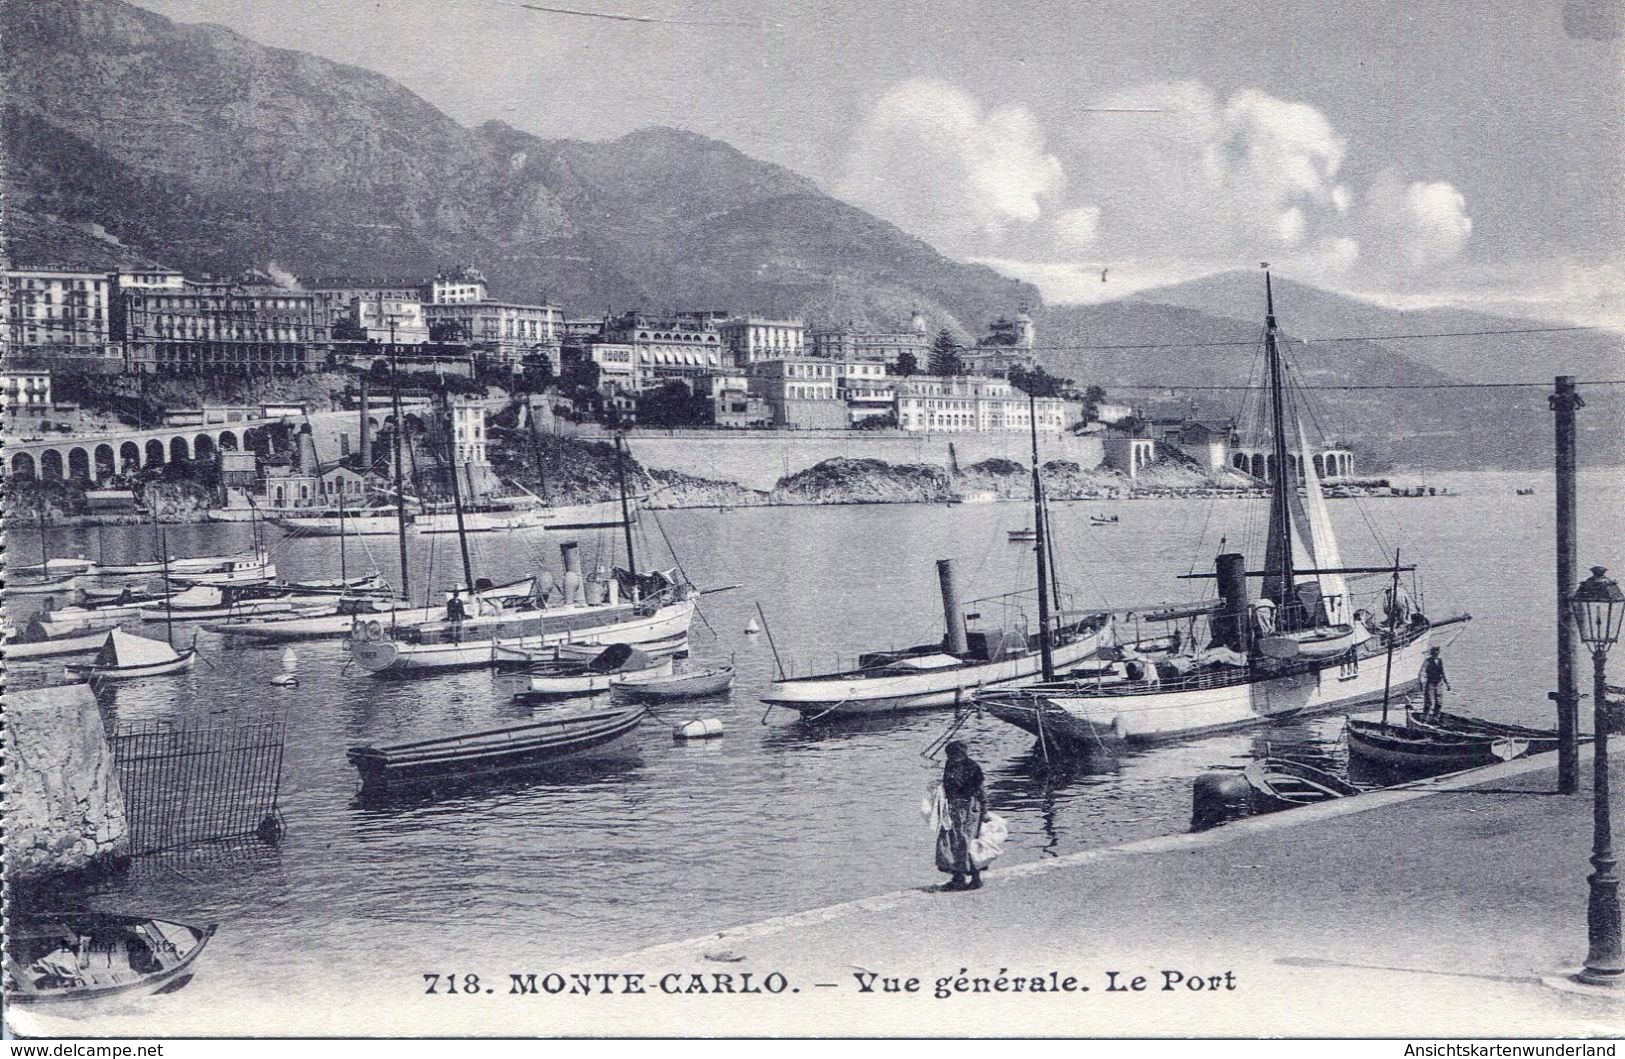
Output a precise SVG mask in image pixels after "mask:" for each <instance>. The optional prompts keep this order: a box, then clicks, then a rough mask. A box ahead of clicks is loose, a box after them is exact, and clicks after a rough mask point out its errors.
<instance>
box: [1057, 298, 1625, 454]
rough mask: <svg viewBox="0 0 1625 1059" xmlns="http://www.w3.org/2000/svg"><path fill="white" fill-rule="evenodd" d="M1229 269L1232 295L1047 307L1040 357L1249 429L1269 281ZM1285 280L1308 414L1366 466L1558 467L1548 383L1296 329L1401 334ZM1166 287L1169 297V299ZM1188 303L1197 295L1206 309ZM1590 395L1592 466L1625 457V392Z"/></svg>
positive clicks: (1524, 372)
mask: <svg viewBox="0 0 1625 1059" xmlns="http://www.w3.org/2000/svg"><path fill="white" fill-rule="evenodd" d="M1230 275H1233V276H1238V277H1240V278H1238V279H1235V280H1231V281H1230V282H1232V283H1233V284H1234V286H1235V290H1234V291H1233V296H1231V297H1229V298H1228V299H1223V300H1221V299H1220V298H1219V297H1218V296H1216V295H1215V294H1214V291H1215V289H1216V288H1217V287H1218V286H1219V285H1218V284H1209V285H1207V286H1205V287H1204V286H1196V287H1195V288H1194V289H1190V288H1192V285H1190V284H1182V285H1180V286H1178V287H1171V288H1162V289H1158V290H1153V291H1147V292H1142V293H1141V294H1140V295H1138V296H1137V297H1136V298H1135V299H1131V300H1124V301H1116V302H1105V303H1102V304H1098V305H1089V306H1084V305H1060V306H1050V307H1047V308H1045V309H1043V310H1042V312H1041V313H1039V314H1037V316H1036V322H1037V324H1038V327H1039V339H1038V345H1039V346H1040V347H1041V362H1042V363H1043V365H1044V367H1045V369H1046V370H1048V371H1049V372H1051V373H1052V374H1056V375H1060V376H1063V377H1066V378H1071V379H1073V380H1074V381H1076V382H1077V383H1078V384H1079V385H1080V386H1083V385H1091V384H1093V385H1101V386H1104V387H1106V389H1107V390H1108V392H1110V393H1111V394H1112V396H1113V398H1114V399H1120V400H1124V401H1127V402H1128V403H1134V402H1136V401H1145V400H1147V399H1151V398H1155V397H1158V396H1161V395H1163V394H1165V393H1171V394H1174V395H1177V396H1179V397H1182V398H1189V399H1193V400H1195V401H1196V403H1197V405H1198V409H1199V412H1200V414H1202V415H1203V416H1213V417H1229V416H1235V417H1236V418H1237V420H1238V422H1240V423H1241V424H1242V425H1243V426H1244V427H1246V426H1247V425H1248V424H1251V423H1256V422H1258V421H1259V417H1260V416H1261V415H1262V410H1261V406H1260V403H1259V391H1258V389H1257V388H1258V386H1259V384H1260V381H1261V380H1262V379H1263V377H1264V362H1263V341H1262V335H1263V323H1264V320H1263V317H1264V306H1263V300H1264V299H1263V289H1262V288H1263V283H1262V281H1261V279H1260V278H1259V276H1258V275H1257V274H1255V273H1237V274H1230ZM1274 286H1275V306H1276V312H1277V315H1278V318H1279V324H1280V327H1281V334H1282V336H1283V339H1284V341H1283V343H1282V348H1283V350H1284V352H1285V354H1286V358H1287V363H1288V365H1289V370H1290V372H1291V373H1292V375H1294V376H1295V377H1296V379H1297V380H1298V381H1299V382H1301V383H1303V384H1305V385H1306V386H1307V387H1308V391H1307V394H1306V403H1307V407H1306V408H1305V409H1303V411H1305V412H1306V413H1307V418H1308V420H1309V422H1310V424H1311V426H1312V428H1318V432H1319V433H1320V434H1322V435H1323V436H1324V437H1325V438H1327V439H1329V440H1333V441H1338V442H1341V443H1343V444H1347V445H1350V446H1352V447H1353V448H1354V449H1355V450H1356V451H1357V452H1358V453H1359V454H1360V457H1359V458H1360V461H1361V465H1362V466H1364V467H1366V468H1368V469H1369V468H1372V467H1382V466H1387V465H1393V466H1397V467H1400V468H1418V467H1428V468H1433V469H1439V468H1448V467H1460V468H1465V467H1504V468H1509V469H1514V468H1515V469H1526V468H1547V467H1550V466H1551V465H1552V429H1553V427H1552V416H1551V412H1550V411H1549V410H1548V408H1547V405H1546V395H1547V393H1548V392H1549V389H1550V387H1549V386H1537V387H1531V388H1527V389H1525V388H1494V389H1485V388H1465V387H1462V386H1461V383H1462V380H1461V379H1460V378H1459V377H1457V376H1456V375H1454V374H1451V373H1448V372H1446V371H1442V370H1440V369H1439V368H1437V367H1433V366H1429V365H1428V364H1427V363H1426V362H1421V361H1420V358H1418V357H1415V356H1413V355H1407V353H1406V352H1405V351H1403V350H1401V349H1397V348H1394V347H1396V346H1399V345H1401V344H1400V343H1397V342H1378V341H1339V342H1335V343H1333V342H1316V341H1310V342H1308V343H1307V344H1305V343H1304V342H1303V341H1301V340H1299V336H1302V335H1308V336H1311V337H1312V338H1313V337H1328V336H1334V335H1335V336H1343V337H1351V336H1353V335H1359V334H1384V333H1387V334H1393V333H1397V332H1395V331H1392V330H1389V331H1384V330H1380V329H1377V328H1375V327H1371V326H1369V325H1371V324H1373V323H1376V322H1380V321H1379V320H1376V319H1375V318H1374V317H1370V316H1367V317H1358V316H1351V317H1341V316H1338V315H1334V314H1332V313H1330V312H1328V311H1326V310H1327V309H1328V308H1334V309H1335V308H1336V307H1338V306H1339V305H1342V304H1343V303H1348V304H1349V305H1351V306H1355V307H1360V306H1363V304H1364V303H1360V302H1357V301H1355V300H1353V299H1348V298H1345V297H1343V296H1341V295H1337V294H1332V293H1330V292H1327V291H1322V290H1319V289H1317V288H1313V287H1308V286H1304V285H1303V284H1298V283H1290V282H1283V281H1276V282H1275V284H1274ZM1165 296H1166V297H1167V298H1168V299H1169V301H1168V303H1165V302H1163V301H1162V300H1161V299H1162V298H1163V297H1165ZM1179 301H1191V302H1198V303H1199V304H1200V305H1202V306H1203V308H1205V309H1206V310H1208V311H1203V309H1199V308H1193V307H1188V306H1186V305H1182V304H1177V302H1179ZM1305 308H1307V309H1308V310H1310V311H1309V312H1307V313H1306V312H1303V311H1301V310H1302V309H1305ZM1369 308H1371V309H1380V307H1376V306H1372V307H1369ZM1360 311H1363V310H1360ZM1469 322H1471V321H1469ZM1356 324H1365V325H1368V326H1366V327H1356V326H1355V325H1356ZM1521 326H1524V327H1527V326H1529V324H1528V323H1527V322H1526V323H1523V324H1522V325H1521ZM1456 329H1458V330H1469V329H1476V330H1488V329H1489V328H1487V327H1473V328H1469V327H1459V328H1456ZM1420 330H1421V329H1420V328H1417V329H1416V331H1418V332H1419V331H1420ZM1565 337H1566V336H1565ZM1101 347H1106V348H1101ZM1616 372H1617V369H1616ZM1543 375H1549V372H1548V371H1547V369H1544V368H1537V367H1533V366H1531V363H1530V362H1526V363H1524V364H1521V365H1509V366H1508V367H1507V369H1506V373H1505V374H1504V375H1502V376H1501V378H1502V379H1503V380H1506V379H1516V380H1519V381H1522V380H1530V381H1537V382H1538V381H1539V380H1540V379H1541V378H1542V376H1543ZM1581 377H1582V378H1584V377H1585V376H1581ZM1592 377H1593V378H1596V377H1598V376H1596V375H1593V376H1592ZM1610 377H1614V376H1610ZM1228 387H1236V388H1237V389H1226V388H1228ZM1341 387H1379V388H1373V389H1365V388H1361V389H1343V388H1341ZM1585 397H1586V401H1587V409H1586V410H1585V411H1584V412H1582V413H1581V416H1580V418H1579V421H1578V426H1579V429H1580V431H1581V437H1580V450H1581V453H1582V459H1583V460H1584V461H1585V462H1586V463H1587V464H1588V465H1601V464H1611V465H1617V464H1619V463H1622V462H1625V399H1622V397H1621V395H1619V394H1618V393H1616V392H1615V391H1614V390H1613V389H1610V388H1601V387H1593V388H1589V389H1587V390H1586V391H1585Z"/></svg>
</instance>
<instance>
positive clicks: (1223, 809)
mask: <svg viewBox="0 0 1625 1059" xmlns="http://www.w3.org/2000/svg"><path fill="white" fill-rule="evenodd" d="M1252 813H1253V810H1252V785H1251V784H1250V783H1248V782H1247V779H1246V777H1244V776H1243V775H1242V774H1241V773H1239V772H1204V773H1202V774H1201V775H1200V776H1198V777H1196V781H1195V782H1194V783H1192V784H1191V830H1192V831H1206V830H1208V829H1209V828H1213V827H1218V826H1219V825H1220V824H1223V823H1227V822H1229V821H1231V820H1239V819H1241V818H1242V817H1244V816H1251V815H1252Z"/></svg>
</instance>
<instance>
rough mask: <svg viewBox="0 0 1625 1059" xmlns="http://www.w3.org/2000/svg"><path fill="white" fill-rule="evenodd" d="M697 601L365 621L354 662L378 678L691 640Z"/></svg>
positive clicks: (353, 649) (353, 645) (355, 634)
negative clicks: (551, 653)
mask: <svg viewBox="0 0 1625 1059" xmlns="http://www.w3.org/2000/svg"><path fill="white" fill-rule="evenodd" d="M693 615H694V601H693V600H692V599H689V598H688V597H687V596H686V594H685V595H683V596H681V597H680V598H671V599H669V600H668V599H661V598H657V599H651V600H647V601H644V602H640V603H601V604H586V603H582V604H572V605H567V606H561V607H554V608H551V609H549V610H540V611H510V612H506V613H503V614H496V615H475V616H473V617H470V618H467V619H465V620H464V621H461V622H452V621H443V620H436V621H430V622H421V623H414V624H411V625H406V624H404V623H397V624H396V625H395V626H394V627H393V628H392V627H390V625H389V624H387V623H385V622H381V621H367V622H357V623H356V626H355V629H354V630H353V631H352V633H351V637H350V657H351V658H352V659H354V660H355V662H356V664H357V665H359V666H360V667H361V668H362V669H364V670H366V671H367V672H369V673H373V674H375V675H379V676H384V675H399V674H405V673H421V672H430V671H434V670H450V669H469V668H475V667H481V666H489V665H492V664H494V663H495V661H496V652H497V650H498V649H499V648H504V647H507V648H518V649H521V650H526V649H529V650H535V649H540V648H545V647H552V646H555V645H560V644H567V643H571V642H576V641H581V640H587V639H592V640H595V641H596V642H598V643H602V644H612V643H626V644H635V645H636V644H643V643H647V642H650V641H660V640H665V639H669V638H671V637H674V636H679V635H686V634H687V632H688V625H689V622H690V621H691V620H692V618H693Z"/></svg>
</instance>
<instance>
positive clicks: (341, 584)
mask: <svg viewBox="0 0 1625 1059" xmlns="http://www.w3.org/2000/svg"><path fill="white" fill-rule="evenodd" d="M277 587H279V588H283V589H286V590H287V591H289V592H296V593H298V592H341V593H349V592H376V591H380V590H383V591H387V590H388V589H389V584H388V582H386V581H385V580H384V579H383V577H382V576H381V575H379V574H376V573H372V574H364V575H362V576H361V577H348V578H346V577H328V578H318V579H317V580H314V581H285V582H283V583H282V584H280V585H278V586H277Z"/></svg>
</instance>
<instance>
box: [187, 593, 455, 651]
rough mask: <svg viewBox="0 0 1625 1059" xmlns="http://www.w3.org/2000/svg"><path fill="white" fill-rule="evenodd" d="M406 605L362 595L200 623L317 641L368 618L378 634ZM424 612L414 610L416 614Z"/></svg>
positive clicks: (232, 631)
mask: <svg viewBox="0 0 1625 1059" xmlns="http://www.w3.org/2000/svg"><path fill="white" fill-rule="evenodd" d="M406 606H407V605H406V604H405V603H402V602H401V601H399V600H394V599H383V598H375V597H371V596H363V597H361V598H359V599H357V598H349V599H341V600H339V602H337V603H334V604H321V605H315V606H308V607H294V608H293V609H291V610H287V611H272V612H269V613H263V614H260V615H256V616H254V617H243V618H236V619H233V620H231V621H224V622H217V623H215V624H212V625H205V626H203V631H204V632H215V633H219V634H221V635H222V636H246V637H248V638H249V639H254V640H319V639H324V638H336V637H343V636H349V635H350V634H351V632H352V631H353V630H354V627H355V623H356V622H357V621H368V620H372V621H377V622H380V623H381V624H380V625H379V634H380V635H382V630H383V624H384V623H388V622H389V621H391V620H392V619H393V612H394V611H395V610H396V609H397V608H399V609H402V610H405V609H406ZM425 613H426V612H423V611H415V612H414V614H415V615H418V616H423V615H425Z"/></svg>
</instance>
